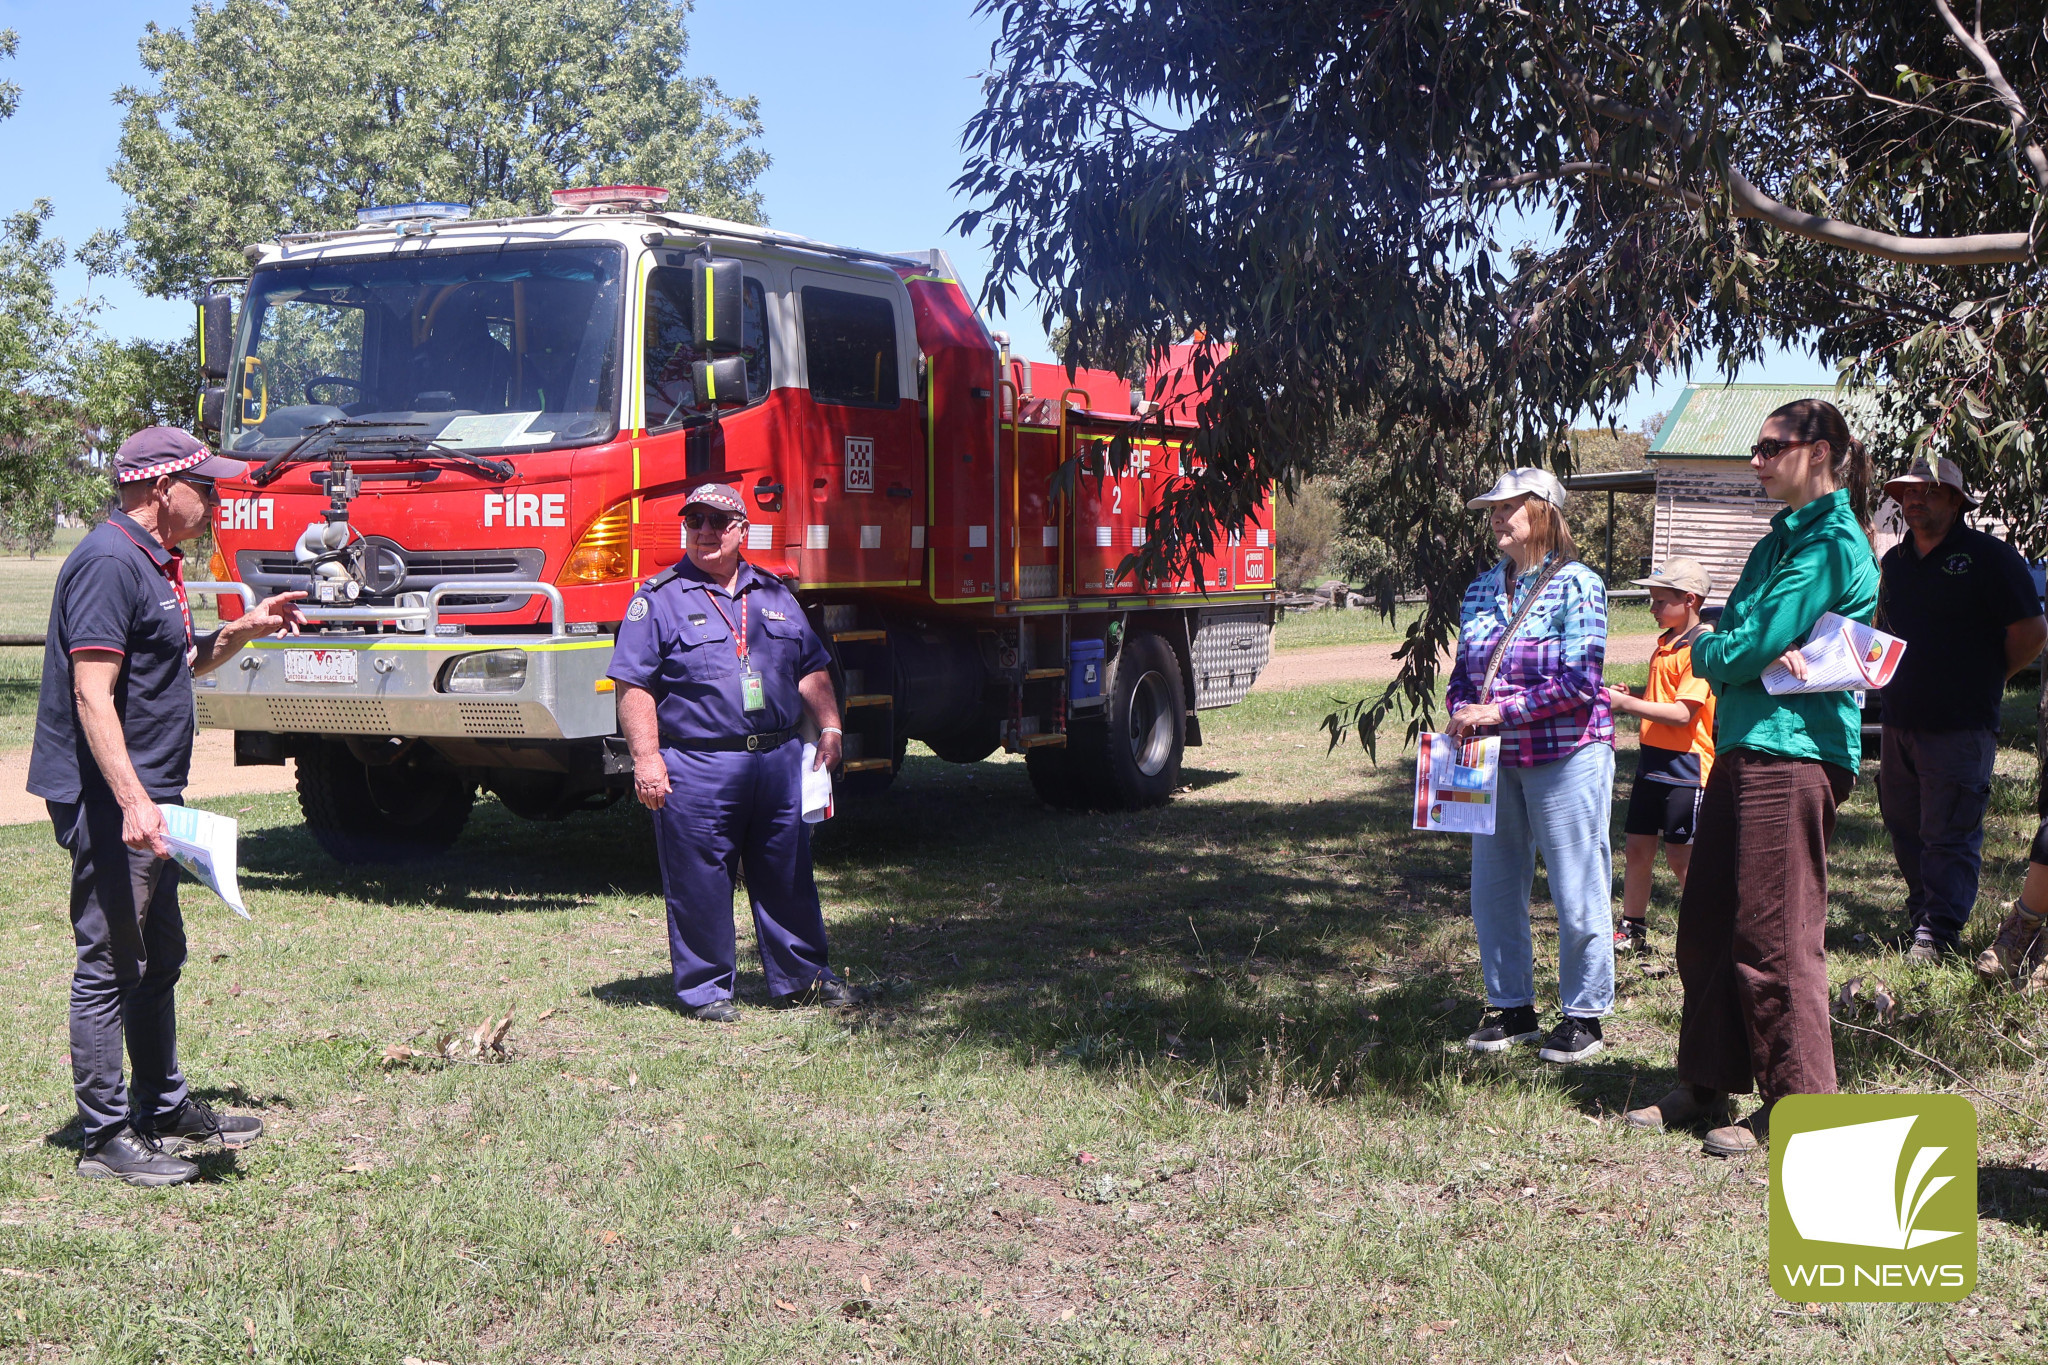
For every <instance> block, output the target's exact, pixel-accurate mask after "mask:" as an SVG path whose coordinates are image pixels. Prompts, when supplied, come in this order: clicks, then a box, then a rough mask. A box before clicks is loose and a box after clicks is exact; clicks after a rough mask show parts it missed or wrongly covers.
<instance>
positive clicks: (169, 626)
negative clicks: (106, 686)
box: [28, 512, 197, 801]
mask: <svg viewBox="0 0 2048 1365" xmlns="http://www.w3.org/2000/svg"><path fill="white" fill-rule="evenodd" d="M81 649H111V650H114V651H115V652H117V653H119V654H120V655H121V671H120V673H119V675H118V676H116V678H115V680H114V710H115V711H116V712H118V713H119V715H120V717H121V734H122V737H123V738H124V739H125V740H126V742H127V746H128V761H129V762H131V763H133V764H134V765H135V775H136V776H137V777H138V778H140V779H141V780H142V788H143V790H144V791H146V792H148V793H149V795H150V799H151V800H154V801H175V800H176V799H177V798H178V796H179V795H180V794H181V793H182V792H183V791H184V790H185V777H186V774H187V773H188V772H189V771H190V769H191V767H192V733H193V730H194V729H195V728H196V725H197V717H196V716H195V715H194V713H193V707H192V659H193V649H194V645H193V639H192V616H191V612H190V609H189V608H188V607H187V605H186V601H185V580H184V556H182V555H180V554H179V553H178V552H177V551H175V550H166V549H165V548H164V547H163V546H162V545H160V544H158V543H157V539H156V537H155V536H153V535H151V534H150V533H149V532H148V531H145V530H143V529H142V527H141V526H140V525H138V524H137V523H136V522H135V521H134V520H133V519H132V518H130V517H129V516H127V515H126V514H125V513H121V512H116V513H114V514H113V515H112V516H110V517H108V518H107V519H106V520H105V521H103V522H101V523H100V524H99V525H98V526H95V527H94V528H93V529H92V530H91V531H89V532H87V533H86V536H85V539H83V540H81V541H79V542H78V545H77V547H76V548H75V549H73V550H72V551H71V553H70V554H69V555H67V556H65V558H64V567H63V568H62V569H60V570H59V571H58V573H57V591H56V594H55V596H54V597H53V598H52V600H51V602H50V629H49V634H48V641H47V643H46V644H45V645H44V646H43V690H42V697H41V701H40V704H39V705H38V706H37V708H36V743H35V750H34V752H33V753H32V754H31V755H30V757H29V761H28V789H29V792H30V793H31V794H32V795H35V796H40V797H42V798H43V799H44V800H46V801H77V800H80V799H82V798H84V797H88V796H105V795H107V794H108V788H107V782H106V779H105V778H104V777H102V776H100V769H99V764H98V763H96V762H94V760H93V756H92V751H91V750H90V749H89V748H87V747H86V742H85V731H84V730H83V729H82V728H81V727H80V725H79V723H78V703H77V701H76V700H75V699H74V698H73V696H72V692H71V656H72V655H73V654H74V653H76V652H77V651H78V650H81Z"/></svg>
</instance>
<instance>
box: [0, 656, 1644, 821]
mask: <svg viewBox="0 0 2048 1365" xmlns="http://www.w3.org/2000/svg"><path fill="white" fill-rule="evenodd" d="M1656 641H1657V637H1656V636H1654V635H1623V636H1617V637H1616V638H1614V639H1612V640H1609V641H1608V642H1607V657H1608V658H1609V659H1610V660H1611V661H1613V662H1615V663H1618V664H1624V663H1645V662H1647V661H1648V660H1649V657H1650V651H1651V649H1652V648H1653V647H1654V646H1655V644H1656ZM1395 670H1396V665H1395V663H1394V646H1393V645H1390V644H1389V645H1338V646H1333V647H1331V648H1328V649H1293V650H1287V651H1284V652H1282V653H1279V654H1275V655H1274V656H1273V662H1272V663H1271V664H1269V665H1267V667H1266V671H1265V672H1264V673H1262V674H1260V675H1259V682H1258V686H1257V687H1256V688H1255V689H1254V690H1255V691H1259V692H1277V691H1283V690H1285V689H1287V688H1292V687H1314V686H1317V685H1320V684H1323V683H1344V682H1375V681H1384V680H1385V679H1388V678H1391V677H1393V676H1394V673H1395ZM0 773H4V774H5V775H6V776H5V781H4V785H0V825H25V824H30V823H33V822H35V821H39V820H47V819H48V818H49V815H48V813H47V812H46V811H45V810H44V809H43V802H42V800H41V798H39V797H34V796H30V795H29V794H28V791H27V784H28V750H27V749H14V750H10V751H8V752H7V753H4V754H0ZM295 781H296V778H295V775H294V770H293V766H292V764H291V763H290V762H289V761H287V762H286V763H285V766H283V767H282V768H237V767H236V766H235V752H234V737H233V736H232V735H230V734H229V733H228V732H227V731H225V730H201V731H200V732H199V737H198V739H197V741H196V742H195V743H194V744H193V746H192V780H191V784H190V785H189V786H188V787H186V789H185V795H186V797H187V798H189V799H193V800H204V799H207V798H211V797H215V796H235V795H238V794H241V793H244V792H288V791H291V790H292V789H293V785H294V783H295Z"/></svg>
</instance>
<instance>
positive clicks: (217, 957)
mask: <svg viewBox="0 0 2048 1365" xmlns="http://www.w3.org/2000/svg"><path fill="white" fill-rule="evenodd" d="M213 960H214V961H215V962H226V961H227V960H228V955H227V954H226V953H215V954H214V955H213Z"/></svg>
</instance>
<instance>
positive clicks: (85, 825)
mask: <svg viewBox="0 0 2048 1365" xmlns="http://www.w3.org/2000/svg"><path fill="white" fill-rule="evenodd" d="M247 468H248V466H247V465H245V464H243V463H242V462H241V461H240V460H228V459H223V458H221V457H220V456H218V455H215V454H213V453H212V452H210V451H209V450H207V448H206V447H205V446H204V445H202V444H201V443H200V442H199V440H198V438H196V437H194V436H193V435H192V434H191V433H190V432H185V431H180V430H178V429H177V428H176V427H149V428H147V429H145V430H143V431H138V432H136V433H135V434H134V435H133V436H130V437H129V438H128V439H127V440H126V441H123V442H122V443H121V448H120V450H118V451H117V452H115V455H114V482H115V485H116V487H117V489H118V490H119V492H120V498H121V510H120V511H118V512H115V513H114V514H113V515H111V516H109V517H108V518H107V519H106V520H105V521H103V522H101V523H100V524H99V525H98V526H96V527H94V528H93V529H92V531H91V532H89V533H88V534H87V535H86V537H85V539H84V540H81V541H80V542H79V543H78V546H77V548H76V549H74V550H72V551H71V553H70V554H69V555H68V556H66V557H65V560H64V567H63V569H62V570H60V571H59V573H58V575H57V589H56V594H55V596H54V598H53V599H52V601H51V603H50V630H49V643H48V644H47V645H46V646H45V647H44V654H43V690H42V698H41V701H40V703H39V705H38V706H37V709H36V741H35V750H34V752H33V753H32V754H31V756H30V758H29V765H28V789H29V791H30V792H31V793H33V794H34V795H36V796H40V797H42V798H43V799H44V800H45V801H47V802H48V803H49V808H50V821H51V823H52V824H53V825H54V826H55V829H56V834H57V842H58V843H59V844H61V845H63V846H64V848H65V849H66V851H68V852H69V853H70V854H71V926H72V935H73V937H74V938H75V939H76V940H77V943H78V963H77V966H76V968H75V970H74V971H73V973H72V977H71V1081H72V1087H73V1089H74V1090H75V1091H76V1093H77V1096H78V1121H79V1126H80V1127H81V1128H82V1129H83V1130H84V1139H85V1141H84V1146H85V1154H84V1155H83V1156H81V1157H80V1158H79V1161H78V1173H79V1174H80V1175H82V1176H87V1177H90V1178H95V1179H112V1180H125V1181H127V1182H128V1183H129V1184H131V1185H151V1186H154V1185H181V1184H183V1183H184V1182H186V1181H188V1180H190V1179H192V1178H193V1177H194V1176H195V1175H197V1174H198V1173H199V1168H198V1167H197V1166H196V1165H194V1164H193V1163H192V1162H190V1161H188V1160H186V1159H185V1158H184V1156H183V1155H181V1154H182V1153H183V1152H185V1151H188V1150H192V1149H196V1148H205V1147H228V1148H236V1147H245V1146H247V1145H248V1144H249V1143H251V1142H254V1141H255V1140H256V1139H257V1138H258V1137H260V1136H261V1135H262V1133H263V1121H262V1120H261V1119H258V1118H255V1117H252V1116H250V1115H247V1114H216V1113H215V1112H214V1111H213V1110H212V1109H210V1108H208V1107H207V1104H206V1102H205V1101H204V1100H202V1099H200V1098H199V1097H198V1096H196V1095H193V1094H192V1093H191V1092H190V1091H189V1090H188V1089H187V1087H186V1084H185V1078H184V1077H183V1076H182V1075H181V1074H179V1071H178V1032H177V1030H178V1025H177V1006H176V999H175V992H176V989H177V985H178V974H179V971H180V969H181V968H183V966H184V964H185V922H184V919H183V917H182V915H181V914H180V913H179V910H178V873H177V870H176V869H175V868H173V867H172V866H171V863H170V853H171V850H170V845H169V844H168V843H166V842H165V839H164V817H163V812H162V811H161V810H159V809H158V808H157V803H158V802H160V801H167V802H173V803H175V802H176V801H177V800H178V799H179V797H181V796H182V795H183V794H184V790H185V778H186V774H187V772H188V771H189V770H190V768H191V765H192V733H193V729H194V726H195V724H196V718H195V715H194V711H193V704H192V675H193V674H195V673H207V672H211V671H212V670H213V669H216V668H219V667H220V666H221V665H222V664H223V663H225V662H227V660H228V659H229V658H230V657H231V656H233V654H234V653H235V651H236V650H238V649H240V648H241V647H242V646H243V645H244V644H245V643H247V642H248V641H249V640H252V639H255V638H256V637H258V636H261V635H270V634H273V633H274V632H276V631H279V630H292V631H296V630H297V629H298V624H299V619H300V618H299V613H298V608H296V607H295V606H293V605H292V604H293V602H295V601H296V600H297V599H298V598H301V597H304V596H305V594H304V593H300V592H288V593H280V594H278V595H277V596H275V597H271V598H267V599H265V600H264V601H263V602H262V603H261V604H260V605H259V606H257V607H256V608H255V610H253V611H247V612H244V613H243V614H242V615H240V616H238V617H236V618H235V619H234V620H232V621H229V622H227V623H226V624H225V625H223V626H221V627H220V629H218V630H216V631H214V632H212V633H211V634H208V635H195V634H194V633H193V629H192V610H191V607H190V605H189V604H188V603H187V602H186V600H185V575H184V556H183V554H182V553H181V552H180V551H179V549H178V545H179V542H181V541H185V540H190V539H191V538H192V537H193V536H195V535H198V534H199V533H200V532H201V531H202V530H204V529H205V528H206V522H207V518H208V517H209V516H211V515H212V511H213V509H214V508H215V507H216V506H218V505H219V503H220V495H219V494H218V493H217V492H216V491H215V489H214V480H216V479H231V478H235V477H237V476H238V475H240V474H241V473H242V472H243V471H244V470H245V469H247ZM124 1035H125V1037H126V1041H127V1045H128V1055H129V1058H130V1059H131V1060H132V1061H133V1063H134V1072H133V1075H132V1078H131V1080H130V1083H129V1084H128V1085H127V1086H125V1087H124V1086H123V1085H122V1083H121V1044H122V1040H123V1037H124Z"/></svg>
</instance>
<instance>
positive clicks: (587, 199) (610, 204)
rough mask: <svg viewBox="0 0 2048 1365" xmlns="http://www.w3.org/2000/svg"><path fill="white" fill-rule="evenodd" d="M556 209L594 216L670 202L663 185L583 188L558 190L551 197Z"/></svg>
mask: <svg viewBox="0 0 2048 1365" xmlns="http://www.w3.org/2000/svg"><path fill="white" fill-rule="evenodd" d="M548 197H549V198H550V199H552V200H554V201H555V208H556V209H558V210H568V211H570V212H580V213H591V212H595V211H597V210H599V209H614V210H620V211H625V212H631V211H633V210H635V209H641V210H645V209H658V208H660V207H661V206H662V205H663V204H666V203H667V202H668V197H669V192H668V191H667V190H665V189H663V188H662V187H661V186H659V185H585V186H583V187H582V188H580V189H573V190H556V191H554V192H553V193H552V194H550V195H549V196H548Z"/></svg>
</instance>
